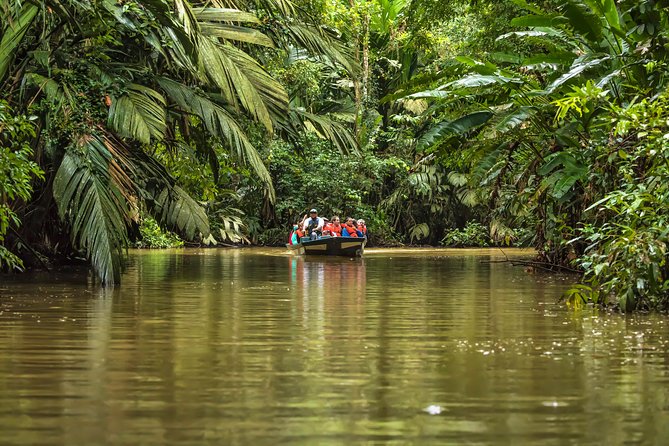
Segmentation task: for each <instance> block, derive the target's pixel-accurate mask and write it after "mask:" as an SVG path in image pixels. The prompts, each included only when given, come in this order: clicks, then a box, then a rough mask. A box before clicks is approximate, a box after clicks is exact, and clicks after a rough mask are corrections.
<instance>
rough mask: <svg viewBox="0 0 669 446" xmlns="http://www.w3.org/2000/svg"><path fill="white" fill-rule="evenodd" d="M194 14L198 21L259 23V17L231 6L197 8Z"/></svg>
mask: <svg viewBox="0 0 669 446" xmlns="http://www.w3.org/2000/svg"><path fill="white" fill-rule="evenodd" d="M193 14H194V15H195V18H196V19H197V20H198V22H244V23H256V24H259V23H260V20H259V19H258V17H257V16H256V15H255V14H253V13H251V12H246V11H240V10H239V9H230V8H197V9H195V10H193Z"/></svg>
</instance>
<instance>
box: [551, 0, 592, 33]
mask: <svg viewBox="0 0 669 446" xmlns="http://www.w3.org/2000/svg"><path fill="white" fill-rule="evenodd" d="M560 9H561V10H562V14H563V15H564V16H565V17H566V18H567V19H568V20H569V24H570V25H571V27H572V28H574V31H576V32H577V33H578V34H580V35H581V36H583V37H585V38H586V39H587V40H589V41H590V42H595V43H598V42H599V41H600V40H601V39H602V21H601V19H600V17H599V16H598V15H597V14H595V13H594V12H593V11H592V10H591V9H590V8H588V6H587V5H586V4H584V3H583V2H581V1H578V0H563V1H562V4H561V8H560Z"/></svg>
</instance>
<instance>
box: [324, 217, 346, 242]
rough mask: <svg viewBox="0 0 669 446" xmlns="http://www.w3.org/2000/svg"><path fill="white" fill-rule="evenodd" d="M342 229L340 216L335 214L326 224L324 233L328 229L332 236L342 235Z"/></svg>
mask: <svg viewBox="0 0 669 446" xmlns="http://www.w3.org/2000/svg"><path fill="white" fill-rule="evenodd" d="M341 230H342V226H341V224H340V223H339V216H338V215H334V216H332V221H331V222H330V223H328V224H327V226H325V229H324V230H323V233H325V231H328V232H329V233H330V235H331V236H332V237H341Z"/></svg>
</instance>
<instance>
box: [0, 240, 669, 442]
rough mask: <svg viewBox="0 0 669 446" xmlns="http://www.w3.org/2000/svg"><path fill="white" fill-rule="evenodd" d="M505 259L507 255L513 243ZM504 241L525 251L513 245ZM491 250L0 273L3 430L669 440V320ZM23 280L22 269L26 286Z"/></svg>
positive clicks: (11, 434) (257, 252)
mask: <svg viewBox="0 0 669 446" xmlns="http://www.w3.org/2000/svg"><path fill="white" fill-rule="evenodd" d="M507 254H509V253H507ZM510 255H528V253H527V252H511V253H510ZM501 258H504V256H503V255H502V254H501V253H500V252H499V251H496V250H465V251H463V250H370V252H369V255H366V256H365V258H364V259H347V258H327V257H324V258H303V257H294V256H290V255H288V254H287V253H286V252H285V250H280V249H244V250H239V249H225V250H223V249H221V250H190V249H188V250H171V251H138V252H133V253H132V255H131V259H130V263H129V267H128V270H127V272H126V274H125V275H124V277H123V284H122V285H121V286H119V287H116V288H114V289H110V290H102V289H99V288H96V287H94V286H92V285H91V284H90V282H89V279H88V276H87V275H86V274H79V273H77V274H73V275H67V274H64V275H63V274H60V273H59V274H60V275H56V276H45V275H36V276H24V277H23V278H16V279H14V278H12V280H8V281H3V283H2V284H1V285H0V439H2V444H16V445H27V444H72V445H74V444H96V443H97V444H99V443H103V444H233V445H235V444H239V445H246V444H277V443H289V444H355V443H363V444H370V443H398V444H400V443H401V444H406V443H409V444H412V443H421V444H462V443H473V444H491V443H507V444H542V445H544V444H556V445H558V444H559V445H562V444H579V445H580V444H602V443H604V444H624V443H625V444H626V443H642V444H662V443H663V442H664V441H665V439H666V438H669V354H668V353H667V350H668V349H667V347H669V330H668V325H667V323H666V321H665V320H664V319H663V318H661V317H657V316H635V317H624V316H619V315H602V316H598V315H597V314H595V313H593V312H582V313H574V312H571V311H568V310H566V309H564V308H563V307H561V306H559V305H556V303H555V302H556V299H557V297H558V296H560V294H561V293H562V291H563V290H564V289H565V288H566V287H567V286H568V285H569V280H570V278H569V277H562V276H546V275H533V274H527V273H525V272H524V271H523V270H522V269H519V268H513V267H511V266H510V265H508V264H504V263H490V260H499V259H501ZM26 277H31V279H30V280H26V279H25V278H26Z"/></svg>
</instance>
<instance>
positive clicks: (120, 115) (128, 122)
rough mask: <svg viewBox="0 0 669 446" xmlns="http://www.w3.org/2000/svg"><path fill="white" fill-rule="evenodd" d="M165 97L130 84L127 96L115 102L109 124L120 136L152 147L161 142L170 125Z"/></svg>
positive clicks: (113, 101) (110, 112) (114, 100)
mask: <svg viewBox="0 0 669 446" xmlns="http://www.w3.org/2000/svg"><path fill="white" fill-rule="evenodd" d="M166 105H167V104H166V102H165V98H163V96H162V95H161V94H160V93H158V92H157V91H155V90H152V89H151V88H148V87H144V86H142V85H138V84H130V85H129V86H128V92H127V94H126V95H123V96H121V97H120V98H118V99H116V98H114V99H112V105H111V107H110V108H109V117H108V125H109V127H111V128H112V129H114V130H116V131H117V132H118V134H119V135H121V136H125V137H128V138H133V139H135V140H137V141H140V142H143V143H144V144H149V143H150V142H151V137H154V138H155V139H157V140H162V139H163V137H164V136H165V128H166V126H167V116H166V111H165V107H166Z"/></svg>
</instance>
